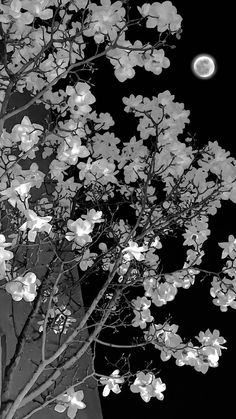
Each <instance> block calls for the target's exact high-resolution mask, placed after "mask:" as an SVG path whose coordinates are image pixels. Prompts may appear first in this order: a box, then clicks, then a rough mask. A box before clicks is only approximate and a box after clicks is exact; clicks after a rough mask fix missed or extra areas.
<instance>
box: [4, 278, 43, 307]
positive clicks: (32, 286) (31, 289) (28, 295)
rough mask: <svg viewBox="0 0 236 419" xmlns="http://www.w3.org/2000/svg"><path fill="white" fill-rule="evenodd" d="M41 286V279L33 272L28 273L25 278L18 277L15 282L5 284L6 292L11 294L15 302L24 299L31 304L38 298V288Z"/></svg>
mask: <svg viewBox="0 0 236 419" xmlns="http://www.w3.org/2000/svg"><path fill="white" fill-rule="evenodd" d="M39 284H40V281H39V279H37V278H36V275H35V274H34V273H33V272H28V273H27V274H26V275H25V277H23V276H18V277H17V278H15V279H14V280H13V281H9V282H7V283H6V284H5V290H6V291H7V292H8V293H9V294H11V296H12V299H13V300H14V301H20V300H22V298H23V299H24V300H25V301H27V302H29V301H33V300H34V299H35V297H36V288H37V285H39Z"/></svg>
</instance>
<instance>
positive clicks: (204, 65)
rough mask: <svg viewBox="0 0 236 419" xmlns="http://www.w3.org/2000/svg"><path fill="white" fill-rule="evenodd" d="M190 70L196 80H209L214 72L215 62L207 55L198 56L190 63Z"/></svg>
mask: <svg viewBox="0 0 236 419" xmlns="http://www.w3.org/2000/svg"><path fill="white" fill-rule="evenodd" d="M192 70H193V73H194V75H195V76H197V77H198V78H200V79H209V78H211V77H213V75H214V74H215V72H216V64H215V60H214V58H212V57H211V56H209V55H204V54H203V55H199V56H198V57H195V58H194V59H193V61H192Z"/></svg>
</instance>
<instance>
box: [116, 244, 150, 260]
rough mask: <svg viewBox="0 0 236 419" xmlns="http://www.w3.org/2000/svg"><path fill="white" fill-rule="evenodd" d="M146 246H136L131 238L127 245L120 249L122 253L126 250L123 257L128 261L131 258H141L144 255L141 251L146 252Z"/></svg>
mask: <svg viewBox="0 0 236 419" xmlns="http://www.w3.org/2000/svg"><path fill="white" fill-rule="evenodd" d="M147 250H148V248H147V247H146V246H142V247H138V244H137V243H135V242H133V241H132V240H130V241H129V246H128V247H126V248H125V249H123V250H122V253H124V252H127V253H126V254H125V255H124V259H125V260H126V261H129V260H131V259H133V258H135V259H136V260H139V261H140V260H143V259H144V256H143V255H142V254H141V252H146V251H147Z"/></svg>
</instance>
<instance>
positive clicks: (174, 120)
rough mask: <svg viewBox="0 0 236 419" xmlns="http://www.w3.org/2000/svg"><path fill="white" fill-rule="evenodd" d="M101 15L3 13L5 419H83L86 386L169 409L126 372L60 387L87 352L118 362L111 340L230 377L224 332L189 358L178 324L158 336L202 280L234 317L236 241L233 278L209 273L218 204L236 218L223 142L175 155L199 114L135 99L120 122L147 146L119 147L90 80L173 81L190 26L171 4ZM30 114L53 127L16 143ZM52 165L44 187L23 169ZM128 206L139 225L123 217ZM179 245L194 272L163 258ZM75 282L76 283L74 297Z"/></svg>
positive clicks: (34, 6)
mask: <svg viewBox="0 0 236 419" xmlns="http://www.w3.org/2000/svg"><path fill="white" fill-rule="evenodd" d="M97 3H98V2H96V3H95V2H91V1H90V0H6V1H4V2H2V4H1V5H0V12H1V13H0V36H1V49H2V55H1V63H0V83H1V90H0V112H1V113H0V120H1V124H0V127H1V138H0V150H1V166H0V181H1V183H0V191H1V192H0V194H1V214H2V217H1V234H0V275H1V277H0V280H1V292H2V293H4V295H5V297H6V299H9V298H10V299H11V300H12V301H13V304H14V306H16V305H17V304H22V309H24V310H25V313H26V317H25V321H24V324H23V325H22V327H21V331H20V334H19V335H18V344H17V345H16V348H15V353H14V354H13V356H12V359H11V361H10V363H9V365H8V366H7V368H6V369H5V377H4V380H3V381H4V384H3V387H2V408H1V414H2V417H3V418H4V419H12V418H14V417H16V415H17V417H19V418H22V417H24V418H25V419H26V418H29V417H31V416H33V414H34V413H35V412H37V411H39V410H41V409H44V408H46V407H48V406H49V407H50V408H51V409H53V410H54V411H56V412H58V417H60V413H61V412H64V411H66V412H67V415H68V417H70V418H74V417H75V416H76V413H77V411H78V409H86V400H85V398H84V393H83V391H82V390H81V388H80V386H81V384H82V382H86V380H88V379H89V378H90V379H91V378H92V379H93V381H94V383H95V384H96V385H97V386H104V389H103V396H105V397H106V396H108V395H109V393H110V392H111V391H112V392H114V393H116V394H118V393H119V392H120V391H121V390H122V388H123V387H125V386H128V387H129V388H130V390H131V392H133V393H140V397H141V398H142V399H143V400H144V401H145V402H149V401H150V399H151V398H157V399H158V400H163V398H164V394H163V392H164V391H165V390H166V384H165V383H163V382H162V380H161V378H160V377H159V376H157V373H156V369H155V368H152V369H150V368H148V367H147V368H146V369H145V370H140V369H137V371H135V372H132V371H131V370H130V369H129V362H128V361H127V363H124V365H123V368H122V371H120V369H118V368H115V370H114V371H112V370H111V371H110V374H108V375H107V374H105V373H103V372H102V370H101V368H102V367H101V366H100V367H99V371H98V370H97V369H96V366H95V363H94V364H93V365H92V366H91V372H90V373H89V374H87V376H86V377H85V378H83V380H81V379H79V377H77V378H76V379H74V380H73V381H72V382H71V385H70V386H64V387H63V377H64V376H66V375H67V374H68V371H69V370H70V369H72V368H76V365H77V364H78V362H79V360H80V359H81V358H82V357H83V355H84V354H85V353H86V351H87V350H88V349H89V348H90V350H91V351H92V353H93V359H95V357H96V345H97V344H98V343H100V344H104V345H108V346H112V343H110V344H109V343H104V342H103V341H102V339H101V337H99V336H100V335H101V333H102V332H104V330H108V329H109V328H112V329H114V330H116V332H118V331H119V330H121V329H122V327H130V328H131V330H132V328H136V329H135V330H137V328H139V329H140V333H139V335H138V338H137V339H136V340H134V341H133V342H127V345H123V346H122V345H120V347H126V348H130V350H131V352H132V348H134V347H138V346H143V347H145V346H147V345H152V346H153V347H154V348H155V349H157V350H158V351H159V352H160V357H161V360H162V361H167V360H169V359H170V358H174V359H175V361H176V365H178V366H183V365H189V366H192V367H194V369H195V370H196V371H200V372H202V373H206V372H207V370H208V369H209V368H210V367H213V368H214V367H217V366H218V361H219V357H220V356H221V354H222V349H225V346H224V343H225V339H224V338H223V337H221V336H220V333H219V331H218V330H216V329H215V330H213V331H210V330H209V329H208V330H206V331H204V332H203V331H200V332H199V335H198V336H197V337H196V342H197V343H196V342H192V341H188V342H186V341H184V340H183V339H182V338H181V336H180V334H178V333H177V332H178V329H179V326H178V325H176V324H171V322H170V321H169V320H170V319H167V320H166V321H165V322H164V323H163V324H158V323H157V322H156V318H155V314H156V310H157V308H159V307H161V306H163V305H165V304H167V303H168V302H169V301H172V300H173V299H174V298H175V297H176V295H177V291H178V288H184V289H187V288H189V287H190V286H191V285H193V284H194V282H195V277H196V276H197V275H198V276H200V275H205V274H211V276H212V282H211V289H210V294H211V296H212V297H213V303H214V304H215V305H217V306H219V308H220V310H221V311H227V310H228V309H229V308H236V301H235V295H236V294H235V292H236V277H235V256H236V239H235V238H234V237H233V236H232V235H231V236H229V238H228V241H227V240H226V241H225V242H224V243H219V245H220V247H221V248H222V249H223V252H222V258H223V259H226V262H225V265H224V266H223V267H222V271H221V272H206V271H204V270H202V269H201V267H200V265H201V260H202V257H203V255H204V250H203V244H204V242H205V241H206V240H207V238H208V236H209V234H210V230H209V229H208V221H209V217H210V216H212V215H215V214H216V213H217V209H218V208H220V206H221V200H228V199H230V200H231V201H232V202H233V203H235V202H236V162H235V160H234V159H233V158H232V157H230V156H229V153H228V152H225V150H223V149H222V148H221V147H220V146H219V145H218V143H217V142H209V143H208V144H207V145H206V146H204V147H203V148H198V147H197V145H196V143H195V142H194V141H193V140H192V138H190V137H187V138H185V139H184V140H182V141H179V140H178V136H179V135H180V134H182V133H183V132H184V128H185V125H186V124H187V123H188V122H189V119H188V116H189V111H187V110H185V109H184V105H183V104H181V103H177V102H175V101H174V96H173V95H171V93H170V92H169V91H164V92H163V93H159V94H158V96H157V97H152V99H149V98H147V97H142V96H141V95H138V96H137V97H135V96H134V95H131V96H130V97H124V98H123V103H124V105H125V107H124V111H125V112H127V113H131V114H133V115H134V116H135V117H136V118H138V126H137V131H138V139H137V138H136V136H133V137H132V138H131V139H130V141H129V142H127V143H124V142H122V141H121V140H120V139H118V138H116V137H115V135H114V134H113V133H112V132H110V131H109V130H110V128H111V127H112V126H113V125H114V120H113V119H112V117H111V115H110V114H109V113H101V114H99V115H98V114H97V113H96V112H95V111H93V106H94V104H95V102H96V98H95V96H94V95H93V89H92V86H93V85H92V82H91V79H92V76H91V78H90V79H89V78H88V77H87V78H86V79H84V78H83V75H84V74H86V72H89V73H91V75H93V73H94V71H95V68H94V65H95V62H96V63H98V62H99V60H100V61H101V60H102V59H106V60H108V61H109V62H110V64H111V66H113V67H114V75H115V77H116V78H117V79H118V80H119V82H121V83H124V82H127V80H128V79H131V78H133V77H134V76H135V67H136V66H138V67H143V68H144V69H143V70H146V71H151V72H152V73H153V74H155V75H159V74H160V73H161V72H162V70H163V69H165V68H167V67H168V66H169V65H170V61H169V59H168V58H167V57H166V56H165V52H164V49H163V48H164V47H165V46H166V45H167V40H168V39H169V38H171V37H173V36H175V37H176V38H177V39H179V38H180V34H181V21H182V18H181V17H180V15H179V14H178V13H177V10H176V8H175V7H174V6H173V5H172V3H171V2H170V1H165V2H163V3H158V2H154V3H152V4H148V3H145V4H143V5H142V6H137V7H134V8H133V7H131V4H130V2H129V1H116V2H112V3H111V2H110V0H101V2H100V3H99V4H97ZM135 14H136V15H135ZM136 26H138V27H141V26H142V28H144V29H145V28H146V29H153V30H154V31H155V32H156V33H157V38H158V39H157V41H156V42H155V43H154V44H150V43H145V44H142V42H141V41H139V40H136V41H135V42H134V43H131V42H130V41H129V40H128V39H127V35H128V31H129V29H132V27H136ZM25 89H26V90H28V91H29V92H30V95H31V99H30V100H29V101H28V103H27V104H26V105H24V106H22V107H20V108H16V107H15V108H14V107H10V106H9V100H10V97H11V95H12V93H14V92H20V93H22V92H24V90H25ZM34 103H36V104H39V103H40V104H43V105H44V107H45V109H46V110H50V112H51V113H52V116H53V117H52V121H53V122H52V123H49V124H48V125H47V127H43V126H41V125H39V124H36V123H34V121H31V120H30V119H29V118H28V117H27V116H24V117H23V119H22V120H21V123H20V124H16V125H15V126H14V128H13V129H12V131H11V132H7V130H6V129H5V123H6V121H7V120H8V119H9V118H12V117H13V116H14V115H17V114H19V113H20V112H22V111H24V110H26V109H28V108H29V107H30V106H32V105H33V104H34ZM40 158H41V159H43V160H47V159H49V161H50V163H49V165H48V170H47V172H46V173H43V172H42V171H41V170H40V165H39V164H37V163H35V162H33V163H32V162H30V166H29V168H28V169H26V168H25V164H26V162H27V161H28V162H29V161H31V160H37V162H39V161H40ZM47 161H48V160H47ZM71 173H72V175H70V174H71ZM66 178H67V179H66ZM35 197H37V200H36V198H35ZM124 204H125V205H126V206H127V205H128V207H129V210H130V212H131V213H132V214H133V220H132V222H127V221H125V220H124V219H123V218H124V217H119V216H117V214H116V212H117V211H116V208H118V207H122V205H124ZM114 208H115V210H114ZM176 230H178V231H180V232H181V234H182V238H183V239H184V240H183V246H187V250H186V260H185V263H184V265H183V266H180V267H179V269H178V270H176V271H174V272H168V273H165V272H163V271H162V267H161V261H160V257H159V255H158V253H159V249H161V248H162V245H163V241H164V238H165V237H166V236H171V235H172V234H174V232H175V231H176ZM34 257H35V259H34V262H33V263H32V258H34ZM43 261H44V263H43ZM43 268H44V269H43ZM75 268H78V269H79V272H80V274H79V275H78V277H77V281H76V283H71V280H70V276H69V274H70V272H71V271H72V270H73V269H75ZM96 275H99V276H100V279H101V280H100V283H99V286H100V288H99V290H98V292H97V294H96V296H95V298H94V299H93V301H91V304H90V306H89V307H87V308H86V309H84V311H83V316H81V312H80V315H79V317H78V313H77V312H78V311H79V310H80V308H79V309H78V308H77V312H76V310H75V309H73V308H72V307H73V305H72V299H73V298H72V297H73V291H74V289H75V288H76V287H78V286H82V285H83V283H85V282H88V281H91V282H92V281H94V280H95V276H96ZM137 293H138V294H139V295H137ZM85 330H87V331H89V332H88V334H87V335H86V337H85V335H84V331H85ZM52 336H54V338H55V341H54V343H55V342H56V344H55V346H54V347H53V350H52V346H51V345H50V342H51V340H52V339H53V338H52ZM35 340H36V341H37V345H38V347H40V358H39V359H38V362H37V364H35V365H34V370H33V372H32V374H31V376H30V377H29V379H28V380H27V382H25V383H23V385H22V388H21V389H19V392H18V394H17V396H16V397H14V398H13V397H12V395H11V392H10V389H11V381H12V380H13V379H14V370H15V368H16V367H17V365H18V364H19V362H20V359H21V357H22V356H23V354H24V348H25V347H26V345H27V344H28V343H29V342H31V341H35ZM104 347H105V346H104ZM69 348H70V352H69V351H68V349H69ZM60 385H61V386H62V387H61V389H60ZM25 408H26V409H27V413H25V412H26V411H25V410H24V409H25ZM23 412H24V413H23ZM23 415H24V416H23Z"/></svg>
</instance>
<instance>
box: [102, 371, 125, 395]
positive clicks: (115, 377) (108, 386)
mask: <svg viewBox="0 0 236 419" xmlns="http://www.w3.org/2000/svg"><path fill="white" fill-rule="evenodd" d="M100 382H101V384H103V385H105V387H104V389H103V392H102V395H103V396H104V397H107V396H108V394H109V393H110V391H113V393H115V394H118V393H120V392H121V390H120V387H119V385H118V384H121V383H123V382H124V378H121V377H120V376H119V370H115V371H113V373H112V374H111V376H110V377H109V378H107V377H102V378H100Z"/></svg>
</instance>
